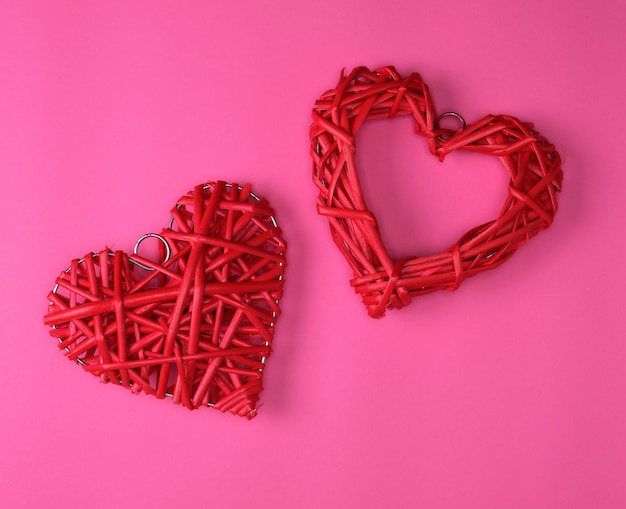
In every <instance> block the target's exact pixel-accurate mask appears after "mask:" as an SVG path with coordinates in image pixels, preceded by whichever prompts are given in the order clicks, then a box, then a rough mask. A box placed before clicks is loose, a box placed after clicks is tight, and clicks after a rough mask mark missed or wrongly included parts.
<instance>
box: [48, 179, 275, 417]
mask: <svg viewBox="0 0 626 509" xmlns="http://www.w3.org/2000/svg"><path fill="white" fill-rule="evenodd" d="M171 214H172V220H171V225H170V227H169V228H166V229H164V230H163V231H162V232H161V233H160V235H161V237H162V239H165V241H166V242H167V244H168V245H169V247H170V248H171V258H170V259H169V260H167V261H164V262H161V263H157V262H153V261H149V260H146V259H144V258H141V257H139V256H137V255H130V256H129V255H127V254H126V253H124V252H122V251H115V252H114V251H111V250H109V249H106V250H104V251H101V252H100V253H98V254H94V253H89V254H87V255H86V256H85V257H84V258H82V259H76V260H73V261H72V262H71V265H70V267H69V268H68V269H67V270H66V271H65V272H63V273H62V274H61V275H60V277H59V278H57V280H56V286H55V289H54V290H53V291H52V292H51V293H50V295H49V299H50V307H49V312H48V314H47V315H46V316H45V318H44V322H45V323H46V324H47V325H50V326H52V330H51V334H52V336H54V337H55V338H58V339H59V347H60V348H61V349H62V350H63V351H64V353H65V355H67V357H68V358H69V359H72V360H75V361H77V362H78V363H79V364H81V365H82V366H83V368H84V369H85V370H86V371H88V372H90V373H92V374H94V375H96V376H98V377H100V379H101V380H102V381H103V382H113V383H115V384H119V385H122V386H124V387H127V388H129V389H131V390H132V391H133V392H142V391H143V392H145V393H148V394H153V395H155V396H157V397H158V398H163V397H165V396H171V397H172V399H173V401H174V402H176V403H181V404H183V405H185V406H187V407H188V408H190V409H191V408H198V407H199V406H201V405H208V406H212V407H215V408H216V409H219V410H221V411H222V412H225V411H230V412H232V413H234V414H237V415H241V416H246V417H248V418H252V417H254V415H256V408H257V402H258V399H259V393H260V392H261V390H262V376H263V368H264V363H265V358H266V357H267V356H268V355H269V354H270V351H271V343H272V338H273V335H274V326H275V323H276V320H277V319H278V317H279V315H280V307H279V305H278V301H279V299H280V298H281V296H282V289H283V274H284V270H285V251H286V243H285V241H284V240H283V238H282V236H281V230H280V229H279V228H278V226H277V224H276V222H275V220H274V211H273V210H272V209H271V208H270V207H269V203H268V202H267V200H265V199H263V198H259V197H257V196H255V195H254V194H252V193H251V187H250V185H246V186H243V187H240V186H238V185H236V184H232V185H231V184H225V183H224V182H217V183H210V184H207V185H204V186H197V187H196V188H195V189H194V191H193V192H190V193H188V194H187V195H185V196H183V197H182V198H181V199H180V200H179V201H178V202H177V204H176V206H175V207H174V208H173V209H172V212H171ZM164 254H165V251H164V247H163V246H162V249H161V255H162V258H161V259H163V258H164ZM138 264H143V265H145V266H146V267H149V268H151V269H153V270H152V271H147V270H144V269H143V268H141V267H140V265H138Z"/></svg>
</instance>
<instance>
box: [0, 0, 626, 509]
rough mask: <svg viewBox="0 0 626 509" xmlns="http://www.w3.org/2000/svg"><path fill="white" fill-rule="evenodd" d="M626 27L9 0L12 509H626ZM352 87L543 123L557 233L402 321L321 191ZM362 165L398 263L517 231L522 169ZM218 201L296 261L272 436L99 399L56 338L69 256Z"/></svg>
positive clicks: (536, 15)
mask: <svg viewBox="0 0 626 509" xmlns="http://www.w3.org/2000/svg"><path fill="white" fill-rule="evenodd" d="M625 21H626V8H625V7H624V5H623V3H622V2H617V1H614V0H607V1H604V2H592V1H591V0H582V1H574V2H569V1H565V0H561V1H558V0H554V1H537V0H530V1H527V2H501V1H477V2H464V1H460V0H448V1H446V2H421V1H414V0H412V1H396V0H390V1H386V2H383V1H381V0H378V1H362V2H354V1H342V0H333V1H327V0H324V1H319V2H307V3H304V2H293V1H268V2H259V1H252V0H247V1H233V2H214V1H207V2H200V1H197V2H153V1H131V2H122V1H110V2H79V1H56V2H45V1H40V2H37V1H10V0H6V1H3V2H2V3H0V164H1V171H2V179H3V181H2V185H1V186H0V207H1V217H2V223H3V228H2V231H3V242H2V248H1V249H0V266H1V267H2V274H3V278H2V306H1V307H0V309H1V313H2V322H1V323H2V334H1V337H2V345H3V351H2V355H1V356H0V377H1V380H2V387H3V392H2V407H1V410H0V411H1V413H2V421H1V422H2V433H0V452H1V455H0V507H3V508H7V509H9V508H11V509H12V508H34V507H37V508H39V507H42V508H44V507H64V508H79V507H80V508H83V507H90V508H94V509H95V508H111V507H120V508H125V507H136V508H143V507H146V508H147V507H150V508H152V509H158V508H170V507H189V508H194V507H209V506H210V507H227V508H243V507H246V508H250V507H258V508H266V507H267V508H269V507H274V508H276V507H289V508H352V507H354V508H357V507H358V508H370V507H371V508H378V507H419V508H425V509H426V508H449V509H458V508H480V509H496V508H505V507H506V508H533V509H542V508H546V509H547V508H553V509H554V508H559V509H560V508H567V509H574V508H607V509H618V508H623V507H626V483H625V482H624V479H626V437H625V430H626V400H625V398H626V396H625V395H626V369H625V367H624V366H625V364H626V343H625V341H624V340H625V338H626V318H625V315H626V313H625V309H624V307H625V306H624V304H625V298H624V284H625V283H626V268H625V264H624V263H623V262H622V261H621V256H622V254H623V253H624V251H625V250H626V237H625V235H624V231H625V228H626V205H625V203H626V200H625V198H624V193H625V192H626V171H625V170H624V168H625V167H626V150H625V145H626V144H625V143H624V140H625V139H626V122H625V119H626V111H625V109H626V108H625V102H624V91H625V90H626V72H625V71H624V66H623V59H624V53H625V50H626V38H625V36H624V35H623V33H624V32H623V27H624V22H625ZM357 65H366V66H368V67H371V68H375V67H380V66H383V65H395V66H396V67H397V68H398V70H399V71H400V72H401V73H403V74H407V73H409V72H412V71H417V72H419V73H420V74H421V75H422V76H423V78H424V80H425V81H426V83H427V84H428V85H429V86H430V89H431V93H432V95H433V98H434V102H435V105H436V107H437V109H438V111H439V112H444V111H448V110H453V111H457V112H458V113H460V114H461V115H463V116H464V117H465V119H466V120H467V121H468V122H472V121H474V120H477V119H479V118H481V117H483V116H484V115H485V114H487V113H502V114H509V115H513V116H516V117H518V118H520V119H522V120H524V121H528V122H534V123H535V125H536V128H537V130H538V131H539V132H541V133H542V134H543V135H545V136H546V137H547V138H548V139H549V140H550V141H552V142H553V143H554V144H555V145H556V147H557V149H558V150H559V152H560V154H561V156H562V157H563V161H564V163H563V169H564V186H563V191H562V193H561V195H560V210H559V212H558V214H557V216H556V220H555V222H554V224H553V226H552V227H551V228H550V229H549V230H547V231H544V232H541V233H540V234H539V235H538V236H537V237H536V238H534V239H532V241H531V242H529V243H528V244H527V245H525V246H523V247H522V248H521V249H520V250H519V252H518V253H517V254H516V255H515V256H513V258H512V259H511V260H509V261H508V262H507V263H505V264H504V265H503V266H502V267H500V268H498V269H496V270H494V271H490V272H486V273H483V274H480V275H479V276H477V277H475V278H472V279H470V280H467V281H465V282H464V283H463V285H462V286H461V288H460V289H459V290H458V291H457V292H454V293H449V292H438V293H434V294H431V295H428V296H424V297H420V298H418V299H416V300H415V301H414V302H413V303H412V304H411V305H410V306H409V307H407V308H405V309H402V310H399V311H390V312H388V313H387V316H386V317H385V318H383V319H380V320H373V319H371V318H369V317H368V316H367V313H366V311H365V308H364V307H363V305H362V304H361V302H360V299H359V297H358V296H356V295H355V294H354V292H353V290H352V288H351V287H350V284H349V279H350V277H351V273H350V269H349V267H348V265H347V264H346V263H345V260H344V259H343V258H342V257H341V255H340V254H339V252H338V250H337V249H336V248H335V246H334V244H333V243H332V240H331V237H330V233H329V231H328V224H327V221H326V219H324V218H322V217H320V216H318V215H317V213H316V210H315V198H316V195H317V193H316V190H315V188H314V186H313V184H312V182H311V158H310V156H309V140H308V128H309V125H310V122H311V109H312V107H313V105H314V102H315V100H316V99H317V97H318V96H319V95H321V94H322V93H323V92H324V91H325V90H327V89H329V88H333V87H334V86H335V85H336V83H337V79H338V77H339V73H340V71H341V69H342V68H344V67H345V68H347V69H348V70H349V69H351V68H353V67H354V66H357ZM357 144H358V147H359V148H358V153H357V158H358V164H359V169H360V172H361V177H362V184H363V189H364V194H365V198H366V200H367V202H368V205H369V206H370V208H371V210H373V211H374V212H375V213H376V215H377V217H378V220H379V224H380V227H381V230H382V232H383V236H384V238H385V240H386V242H387V244H388V247H389V250H390V252H391V253H392V254H394V255H395V256H398V257H402V256H411V255H426V254H430V253H433V252H436V251H438V250H441V249H444V248H445V247H447V246H448V245H449V244H450V243H452V242H454V241H455V240H456V239H457V238H458V237H459V236H460V235H461V234H462V233H464V232H465V231H466V230H468V229H469V228H471V227H472V226H474V225H477V224H480V223H482V222H484V221H487V220H489V219H492V218H494V217H495V216H496V215H497V213H498V211H499V208H500V206H501V204H502V201H503V199H504V196H505V192H506V186H507V177H506V175H505V170H504V169H503V167H502V166H501V165H500V163H499V162H498V161H497V160H493V159H492V158H487V157H481V156H477V155H475V154H452V155H450V156H449V157H448V158H447V159H446V161H445V162H444V163H443V164H441V163H439V162H438V161H437V160H436V159H435V158H434V157H433V156H432V155H430V154H429V153H428V150H427V146H426V142H425V140H424V139H423V138H420V137H417V136H415V135H414V134H413V133H412V125H411V121H410V120H409V119H406V118H400V119H393V120H384V121H372V122H369V123H366V124H365V126H364V127H363V129H362V130H361V132H360V133H359V134H358V138H357ZM216 179H223V180H227V181H231V182H239V183H245V182H251V183H252V185H253V188H254V190H255V191H257V192H258V193H259V194H260V195H263V196H266V197H267V198H268V199H269V200H270V202H271V203H272V205H273V206H274V207H275V209H276V214H277V218H278V221H279V223H280V225H281V227H282V228H283V231H284V235H285V238H286V239H287V242H288V243H289V251H288V264H289V265H288V270H287V277H286V286H285V296H284V299H283V301H282V302H281V305H282V309H283V316H282V317H281V320H280V321H279V323H278V326H277V331H276V335H275V338H274V343H273V347H274V353H273V354H272V356H271V357H270V358H269V359H268V362H267V369H266V371H265V378H264V385H265V390H264V392H263V393H262V395H261V402H262V404H263V406H262V407H261V408H260V409H259V413H258V416H257V417H256V418H255V419H254V420H252V421H246V420H245V419H241V418H238V417H234V416H232V415H229V414H221V413H219V412H217V411H215V410H211V409H206V408H202V409H200V410H197V411H193V412H191V411H188V410H187V409H185V408H184V407H181V406H176V405H172V404H171V402H170V401H169V400H157V399H156V398H154V397H149V396H145V395H133V394H131V393H130V391H126V390H122V389H120V388H117V387H114V386H112V385H111V384H108V385H105V384H101V383H99V381H98V379H97V378H95V377H93V376H91V375H89V374H87V373H85V372H84V371H83V370H82V369H81V368H80V367H79V366H76V365H75V364H72V363H71V362H69V361H68V360H66V359H65V358H64V357H63V355H62V354H61V352H59V350H58V348H57V346H56V344H55V341H54V340H53V339H52V338H51V337H50V336H49V334H48V330H47V328H46V327H45V326H44V325H43V322H42V318H43V315H44V313H45V312H46V309H47V300H46V295H47V294H48V292H49V291H50V289H51V288H52V285H53V282H54V279H55V278H56V277H57V276H58V274H59V273H60V272H61V271H62V270H64V269H65V268H66V267H67V266H68V264H69V262H70V260H71V259H72V258H77V257H81V256H83V255H84V254H85V253H87V252H89V251H91V250H100V249H102V248H104V247H105V246H108V247H112V248H115V249H124V250H126V251H130V250H131V249H132V247H133V245H134V243H135V240H136V239H137V238H138V237H139V236H141V235H142V234H144V233H148V232H153V231H160V229H161V228H162V227H164V226H166V224H167V221H168V219H169V210H170V208H171V206H172V205H173V203H175V200H176V199H177V198H178V197H179V196H181V195H183V194H184V193H186V192H187V191H188V190H190V189H191V188H192V187H193V186H194V185H196V184H198V183H201V182H205V181H209V180H216ZM398 218H403V219H402V220H398ZM407 218H408V219H407Z"/></svg>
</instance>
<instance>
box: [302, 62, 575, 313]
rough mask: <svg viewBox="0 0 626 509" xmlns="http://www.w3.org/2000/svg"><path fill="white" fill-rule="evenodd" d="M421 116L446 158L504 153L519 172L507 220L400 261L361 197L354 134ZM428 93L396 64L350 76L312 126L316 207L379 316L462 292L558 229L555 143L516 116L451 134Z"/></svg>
mask: <svg viewBox="0 0 626 509" xmlns="http://www.w3.org/2000/svg"><path fill="white" fill-rule="evenodd" d="M399 115H412V116H413V118H414V119H415V132H416V133H417V134H419V135H420V136H424V137H425V138H426V139H427V142H428V148H429V150H430V152H431V153H432V154H433V155H436V156H437V157H439V159H440V160H442V161H443V159H444V157H445V156H446V154H449V153H450V152H452V151H454V150H470V151H473V152H479V153H482V154H486V155H490V156H496V157H498V158H499V159H500V160H501V161H502V163H503V165H504V167H505V168H506V170H507V171H508V172H509V175H510V184H509V190H508V194H507V196H506V198H505V201H504V205H503V206H502V210H501V212H500V214H499V216H498V217H497V218H496V219H495V220H493V221H490V222H488V223H485V224H483V225H480V226H477V227H476V228H473V229H472V230H470V231H468V232H467V233H466V234H464V235H463V236H462V237H461V238H460V239H459V240H458V242H456V243H455V244H453V245H452V246H450V247H449V248H448V249H446V250H444V251H443V252H441V253H437V254H435V255H432V256H425V257H412V258H407V259H403V260H392V259H391V257H390V256H389V254H388V252H387V250H386V248H385V245H384V243H383V241H382V238H381V234H380V232H379V229H378V225H377V223H376V217H375V216H374V214H373V213H372V212H371V211H369V210H368V208H367V205H366V202H365V199H364V197H363V194H362V192H361V186H360V183H359V175H358V169H357V166H356V162H355V153H356V143H355V136H356V134H357V132H358V131H359V129H360V127H361V126H362V125H363V122H366V121H367V120H373V119H378V118H392V117H395V116H399ZM436 120H437V114H436V113H435V109H434V106H433V102H432V99H431V97H430V93H429V91H428V87H427V86H426V84H425V83H424V81H423V80H422V78H421V77H420V75H419V74H416V73H413V74H411V75H409V76H408V77H406V78H405V77H402V76H400V75H399V74H398V72H397V71H396V70H395V69H394V68H393V67H383V68H381V69H378V70H375V71H370V70H369V69H367V68H365V67H358V68H356V69H354V70H353V71H352V72H351V73H350V74H348V75H346V74H345V73H343V72H342V74H341V78H340V80H339V83H338V84H337V86H336V87H335V88H334V89H332V90H329V91H328V92H326V93H324V94H323V95H322V96H321V98H320V99H319V100H318V101H317V102H316V104H315V108H314V110H313V124H312V126H311V131H310V136H311V155H312V157H313V181H314V183H315V185H316V186H317V187H318V189H319V197H318V199H317V210H318V212H319V213H320V214H321V215H324V216H326V217H327V218H328V221H329V223H330V227H331V232H332V236H333V239H334V241H335V243H336V244H337V246H338V247H339V249H340V251H341V252H342V253H343V255H344V256H345V258H346V259H347V260H348V263H349V264H350V266H351V267H352V270H353V272H354V279H352V282H351V283H352V286H353V287H354V289H355V291H356V292H357V293H358V294H361V296H362V298H363V302H364V304H365V305H366V307H367V310H368V313H369V314H370V316H372V317H380V316H383V315H384V313H385V310H386V309H387V308H390V309H397V308H401V307H403V306H406V305H407V304H409V303H410V302H411V297H413V296H417V295H422V294H425V293H429V292H433V291H435V290H439V289H447V290H455V289H457V288H458V287H459V285H460V284H461V282H462V281H463V280H464V279H465V278H467V277H469V276H473V275H475V274H478V273H479V272H482V271H484V270H488V269H492V268H494V267H497V266H498V265H500V264H501V263H503V262H504V261H506V260H508V259H509V258H510V257H511V255H512V254H513V253H514V252H515V251H516V250H517V249H518V248H519V247H520V246H521V245H522V244H524V243H526V242H527V241H528V240H529V239H530V238H531V237H533V236H534V235H536V234H537V233H538V232H539V231H540V230H542V229H544V228H547V227H549V226H550V224H551V223H552V220H553V217H554V214H555V213H556V211H557V199H556V195H557V192H558V191H559V190H560V188H561V182H562V178H563V174H562V171H561V159H560V157H559V154H558V153H557V151H556V150H555V148H554V146H553V145H552V144H551V143H549V142H548V141H547V140H546V139H545V138H544V137H543V136H541V135H540V134H539V133H538V132H537V131H535V129H534V128H533V125H532V124H528V123H524V122H521V121H520V120H518V119H517V118H514V117H511V116H507V115H487V116H486V117H484V118H483V119H481V120H479V121H477V122H475V123H473V124H471V125H469V126H467V127H466V128H463V129H460V130H459V131H457V132H454V133H452V132H450V131H448V130H445V129H440V128H438V126H437V125H436V124H437V122H436Z"/></svg>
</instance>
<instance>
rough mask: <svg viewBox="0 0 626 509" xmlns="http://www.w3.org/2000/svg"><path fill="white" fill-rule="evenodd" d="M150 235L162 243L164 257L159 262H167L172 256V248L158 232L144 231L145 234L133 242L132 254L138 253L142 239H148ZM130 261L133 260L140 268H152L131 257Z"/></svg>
mask: <svg viewBox="0 0 626 509" xmlns="http://www.w3.org/2000/svg"><path fill="white" fill-rule="evenodd" d="M150 237H153V238H155V239H159V240H160V241H161V242H162V243H163V245H164V246H165V258H164V259H163V261H161V262H159V263H160V264H164V263H165V262H167V261H168V260H169V259H170V258H171V257H172V248H171V247H170V245H169V243H168V242H167V240H166V239H165V237H163V236H161V235H159V234H158V233H146V234H145V235H142V236H141V237H139V238H138V239H137V242H136V243H135V247H134V248H133V254H135V255H137V254H139V245H140V244H141V243H142V242H143V241H144V240H146V239H148V238H150ZM130 261H131V262H133V263H134V264H135V265H138V266H139V267H141V268H142V269H145V270H154V269H153V268H152V267H148V266H147V265H146V264H144V263H141V262H140V261H138V260H133V259H132V258H131V260H130Z"/></svg>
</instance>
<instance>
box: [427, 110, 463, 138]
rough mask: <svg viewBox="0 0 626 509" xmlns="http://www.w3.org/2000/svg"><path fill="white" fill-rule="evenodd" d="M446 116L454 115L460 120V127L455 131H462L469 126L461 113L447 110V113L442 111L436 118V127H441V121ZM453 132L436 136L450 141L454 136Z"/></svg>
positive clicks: (453, 116)
mask: <svg viewBox="0 0 626 509" xmlns="http://www.w3.org/2000/svg"><path fill="white" fill-rule="evenodd" d="M446 117H452V118H455V119H457V120H458V121H459V124H460V127H459V129H457V131H455V132H458V131H461V130H462V129H465V128H466V127H467V124H466V123H465V119H464V118H463V117H462V116H461V115H459V114H458V113H456V112H454V111H446V112H445V113H442V114H441V115H439V116H438V117H437V118H436V119H435V123H434V127H435V129H439V122H440V121H441V120H443V119H444V118H446ZM453 134H454V133H453V132H450V133H446V134H439V135H437V136H436V138H437V139H438V140H439V141H448V140H449V139H450V138H451V137H452V136H453Z"/></svg>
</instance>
